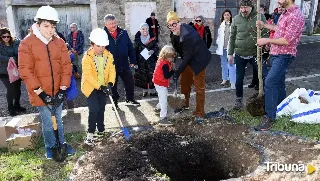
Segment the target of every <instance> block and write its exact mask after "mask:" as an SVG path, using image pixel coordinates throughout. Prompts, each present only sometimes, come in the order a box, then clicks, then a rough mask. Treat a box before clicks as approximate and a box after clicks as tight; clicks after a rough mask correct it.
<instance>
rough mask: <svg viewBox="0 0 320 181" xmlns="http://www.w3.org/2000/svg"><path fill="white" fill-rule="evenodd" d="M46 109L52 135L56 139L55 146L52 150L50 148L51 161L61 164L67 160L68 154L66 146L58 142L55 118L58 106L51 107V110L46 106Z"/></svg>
mask: <svg viewBox="0 0 320 181" xmlns="http://www.w3.org/2000/svg"><path fill="white" fill-rule="evenodd" d="M47 107H48V109H49V110H50V112H51V119H52V125H53V131H54V134H55V137H56V144H55V146H54V147H53V148H51V150H52V156H53V160H54V161H56V162H63V161H64V160H65V159H66V158H67V156H68V152H67V145H66V144H61V143H60V141H59V130H58V126H57V119H56V116H55V113H56V109H57V108H58V107H59V105H52V108H50V107H49V106H47ZM60 131H62V130H60Z"/></svg>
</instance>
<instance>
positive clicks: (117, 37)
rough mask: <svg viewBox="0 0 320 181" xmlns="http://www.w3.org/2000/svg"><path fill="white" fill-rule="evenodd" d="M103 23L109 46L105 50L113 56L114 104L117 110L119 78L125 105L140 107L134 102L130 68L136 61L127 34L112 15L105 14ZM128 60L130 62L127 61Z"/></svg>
mask: <svg viewBox="0 0 320 181" xmlns="http://www.w3.org/2000/svg"><path fill="white" fill-rule="evenodd" d="M104 23H105V27H104V30H105V31H106V32H107V34H108V39H109V45H108V46H106V49H107V50H108V51H109V52H110V53H111V54H112V55H113V57H114V64H115V66H116V71H117V74H116V82H115V84H114V86H113V87H112V97H113V100H114V103H115V105H116V107H117V109H118V99H119V98H120V96H119V93H118V90H117V88H118V87H117V84H118V76H119V77H120V78H121V80H122V82H123V84H124V87H125V91H126V105H128V106H140V103H139V102H137V101H136V100H134V80H133V75H132V71H131V69H130V68H133V67H134V66H135V64H136V63H137V61H136V56H135V52H134V48H133V45H132V42H131V40H130V38H129V35H128V32H127V31H126V30H124V29H121V28H120V27H118V25H117V20H116V17H115V16H114V15H113V14H107V15H106V16H105V17H104ZM128 58H129V60H130V61H128Z"/></svg>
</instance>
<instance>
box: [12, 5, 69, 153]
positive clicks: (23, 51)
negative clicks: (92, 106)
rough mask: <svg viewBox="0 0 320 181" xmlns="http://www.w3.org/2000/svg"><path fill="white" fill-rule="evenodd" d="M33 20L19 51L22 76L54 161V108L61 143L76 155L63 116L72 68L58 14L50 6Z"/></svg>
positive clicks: (39, 11)
mask: <svg viewBox="0 0 320 181" xmlns="http://www.w3.org/2000/svg"><path fill="white" fill-rule="evenodd" d="M34 20H35V21H36V23H34V24H33V25H32V27H31V28H30V34H29V35H28V36H27V37H25V38H24V40H22V41H21V44H20V47H19V50H18V56H19V62H18V65H19V73H20V77H21V79H22V80H23V81H24V83H25V84H26V87H27V91H28V95H29V99H30V103H31V105H32V106H36V107H37V109H38V110H39V113H40V116H41V120H42V134H43V138H44V144H45V149H46V158H47V159H52V158H55V155H54V149H53V148H54V147H55V145H56V137H55V133H54V131H53V124H52V117H51V110H54V107H56V110H55V112H54V114H55V117H56V122H57V127H58V135H59V142H60V144H62V145H63V146H64V147H67V150H68V154H69V155H70V154H72V153H73V150H72V149H71V147H70V146H69V145H67V144H66V142H65V138H64V133H63V124H62V116H61V113H62V105H63V104H62V103H63V100H64V97H65V92H66V89H67V88H68V87H69V85H70V77H71V73H72V67H71V63H70V58H69V54H68V49H67V47H66V45H65V42H64V41H63V40H62V39H61V38H58V37H57V36H56V35H55V31H56V30H55V28H56V24H57V23H59V17H58V12H57V11H56V10H55V9H54V8H52V7H50V6H42V7H40V8H39V9H38V11H37V14H36V16H35V18H34Z"/></svg>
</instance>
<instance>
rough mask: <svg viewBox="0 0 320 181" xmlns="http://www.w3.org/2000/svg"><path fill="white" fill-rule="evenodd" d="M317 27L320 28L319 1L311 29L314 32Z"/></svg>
mask: <svg viewBox="0 0 320 181" xmlns="http://www.w3.org/2000/svg"><path fill="white" fill-rule="evenodd" d="M317 29H320V2H318V7H317V13H316V19H315V21H314V28H313V31H314V32H315V31H316V30H317Z"/></svg>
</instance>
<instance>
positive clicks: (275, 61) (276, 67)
mask: <svg viewBox="0 0 320 181" xmlns="http://www.w3.org/2000/svg"><path fill="white" fill-rule="evenodd" d="M294 60H295V57H294V56H292V55H271V57H270V62H271V69H270V70H269V72H268V75H267V77H266V79H265V82H264V83H265V85H264V92H265V98H264V100H265V111H266V115H267V117H268V118H269V119H276V112H277V105H279V104H280V103H281V101H283V100H284V99H285V98H286V85H285V79H286V72H287V69H288V67H289V65H290V64H291V63H292V62H293V61H294Z"/></svg>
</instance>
